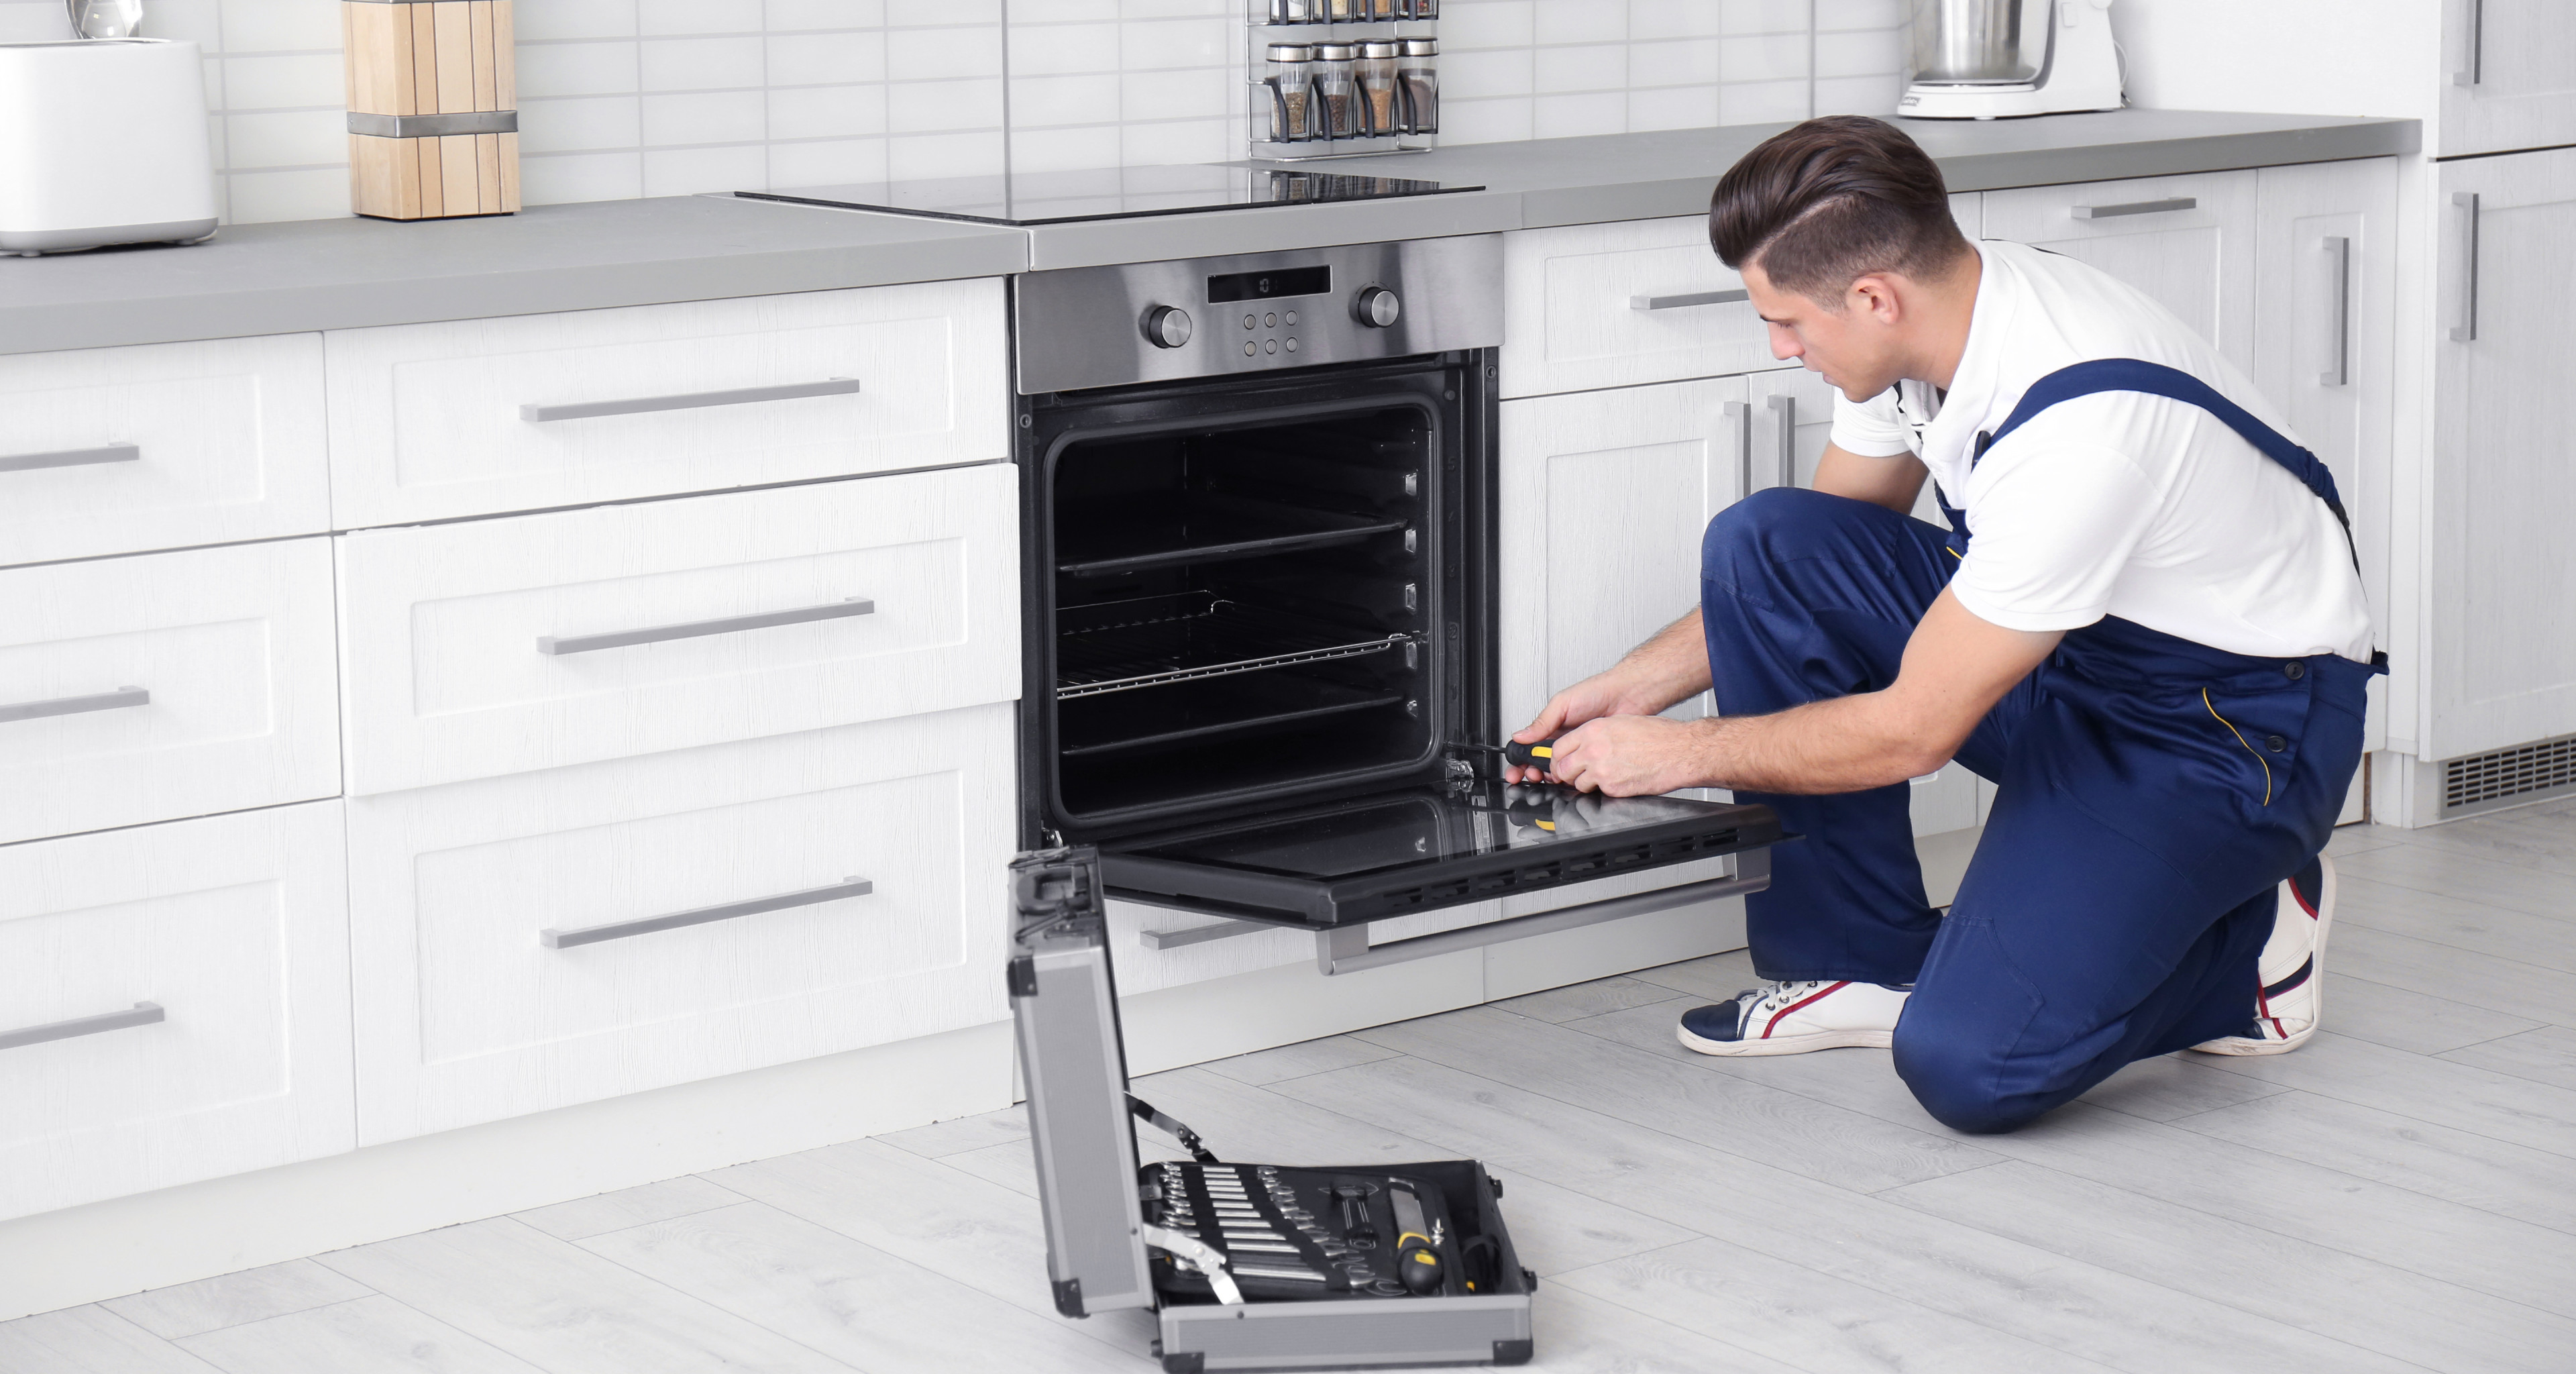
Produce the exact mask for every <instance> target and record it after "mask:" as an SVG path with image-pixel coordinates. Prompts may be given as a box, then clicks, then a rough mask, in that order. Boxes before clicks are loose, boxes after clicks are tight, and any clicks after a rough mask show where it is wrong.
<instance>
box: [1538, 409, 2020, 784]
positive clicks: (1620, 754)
mask: <svg viewBox="0 0 2576 1374" xmlns="http://www.w3.org/2000/svg"><path fill="white" fill-rule="evenodd" d="M1858 461H1862V462H1867V461H1871V460H1868V459H1861V460H1858ZM1693 624H1694V628H1696V621H1694V622H1693ZM1674 628H1675V629H1678V628H1680V627H1679V626H1676V627H1674ZM1667 633H1670V632H1669V631H1668V632H1667ZM2063 637H2064V635H2063V633H2062V632H2057V631H2051V632H2048V633H2045V634H2034V633H2031V632H2029V631H2024V630H2007V629H2004V628H2003V627H2001V626H1999V625H1994V624H1990V623H1988V622H1986V621H1983V620H1980V619H1978V618H1977V617H1976V616H1975V615H1974V614H1972V613H1970V612H1969V610H1968V609H1967V608H1966V607H1964V606H1962V605H1960V604H1959V602H1958V599H1957V598H1955V597H1953V596H1951V595H1950V593H1949V592H1947V591H1944V592H1942V593H1941V595H1940V596H1939V597H1938V598H1937V599H1935V600H1934V601H1933V603H1932V609H1931V610H1930V611H1929V612H1927V613H1926V614H1925V615H1924V617H1923V622H1922V623H1921V624H1920V625H1917V626H1916V627H1915V629H1914V636H1913V638H1911V639H1909V640H1907V641H1906V643H1905V658H1904V660H1903V662H1902V664H1901V665H1900V666H1899V668H1898V671H1897V676H1896V681H1895V682H1893V683H1891V684H1889V685H1888V686H1887V687H1886V688H1884V689H1882V690H1880V691H1876V692H1861V693H1856V694H1854V695H1852V696H1847V697H1835V698H1832V699H1830V700H1826V701H1817V702H1810V703H1809V704H1807V705H1805V706H1798V707H1792V708H1791V709H1789V710H1786V711H1782V712H1779V713H1777V714H1775V715H1768V716H1727V717H1712V718H1710V719H1707V720H1694V721H1674V720H1665V719H1663V718H1661V717H1659V716H1639V715H1607V716H1602V717H1600V718H1597V719H1594V720H1591V721H1588V722H1586V723H1584V724H1582V725H1579V726H1577V727H1576V728H1575V729H1574V730H1572V731H1570V732H1568V733H1566V734H1564V735H1562V736H1560V737H1559V738H1558V739H1557V742H1556V757H1555V760H1554V762H1553V763H1552V765H1551V766H1550V770H1549V771H1550V772H1552V773H1553V774H1554V775H1555V776H1556V778H1557V780H1558V781H1560V782H1566V783H1571V784H1572V785H1574V786H1575V787H1577V788H1579V789H1581V790H1583V791H1586V792H1593V791H1599V792H1605V793H1608V794H1609V795H1611V796H1614V797H1634V796H1644V795H1648V794H1651V793H1658V792H1671V791H1676V790H1678V789H1681V788H1684V787H1737V788H1744V789H1747V790H1750V791H1756V792H1782V793H1791V794H1815V793H1829V792H1858V791H1862V790H1865V789H1867V788H1872V787H1884V786H1886V785H1888V784H1889V783H1894V782H1902V781H1904V780H1905V779H1907V778H1918V777H1921V776H1923V775H1924V774H1926V773H1930V772H1932V771H1934V770H1936V769H1938V768H1940V767H1941V765H1943V764H1945V763H1948V762H1949V761H1950V757H1951V756H1952V755H1953V754H1955V753H1957V752H1958V750H1959V746H1960V745H1961V744H1962V743H1964V742H1965V741H1966V740H1967V738H1968V734H1969V732H1971V731H1973V730H1975V729H1976V728H1977V722H1979V721H1981V720H1983V719H1984V718H1985V715H1986V712H1987V711H1989V710H1992V709H1993V708H1994V704H1995V703H1996V702H1998V701H2001V700H2002V699H2003V695H2004V693H2006V692H2008V691H2011V690H2012V688H2013V685H2014V684H2015V683H2017V682H2020V681H2021V680H2022V678H2024V677H2025V676H2027V675H2029V673H2030V670H2031V669H2033V668H2035V667H2037V666H2039V664H2040V661H2041V660H2043V659H2045V658H2047V657H2048V655H2049V654H2050V653H2051V652H2052V651H2054V650H2055V649H2056V648H2057V642H2058V640H2060V639H2061V638H2063ZM1702 680H1703V681H1705V678H1704V677H1703V679H1702ZM1676 700H1678V698H1676Z"/></svg>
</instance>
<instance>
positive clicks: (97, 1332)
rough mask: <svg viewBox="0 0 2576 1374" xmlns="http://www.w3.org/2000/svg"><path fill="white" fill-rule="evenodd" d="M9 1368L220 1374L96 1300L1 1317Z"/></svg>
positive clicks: (1, 1352) (28, 1373) (0, 1337)
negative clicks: (9, 1319)
mask: <svg viewBox="0 0 2576 1374" xmlns="http://www.w3.org/2000/svg"><path fill="white" fill-rule="evenodd" d="M0 1369H5V1370H7V1371H8V1372H9V1374H221V1371H219V1370H217V1369H216V1368H215V1367H214V1366H213V1365H210V1364H208V1363H206V1362H205V1361H204V1360H201V1359H198V1358H197V1357H196V1356H194V1355H191V1354H189V1353H188V1352H187V1351H185V1350H181V1349H180V1348H179V1347H177V1346H175V1345H172V1344H170V1343H169V1342H168V1341H165V1340H163V1339H161V1338H160V1337H158V1336H155V1335H153V1334H152V1333H151V1332H149V1331H146V1330H144V1329H143V1328H142V1327H139V1326H136V1325H135V1324H134V1323H132V1322H130V1321H127V1320H126V1319H125V1318H123V1317H120V1316H118V1315H116V1314H115V1313H113V1312H110V1311H108V1310H107V1309H106V1308H104V1307H101V1306H99V1305H98V1304H96V1303H91V1304H89V1305H87V1306H83V1307H65V1308H61V1309H58V1310H56V1311H52V1312H39V1313H37V1314H36V1315H35V1316H32V1317H20V1318H18V1319H17V1320H15V1321H7V1322H0Z"/></svg>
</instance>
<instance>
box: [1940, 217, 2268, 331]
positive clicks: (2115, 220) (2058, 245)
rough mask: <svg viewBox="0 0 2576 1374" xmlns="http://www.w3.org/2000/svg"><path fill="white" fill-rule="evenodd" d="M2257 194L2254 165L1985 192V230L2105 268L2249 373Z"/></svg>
mask: <svg viewBox="0 0 2576 1374" xmlns="http://www.w3.org/2000/svg"><path fill="white" fill-rule="evenodd" d="M2255 198H2256V188H2255V174H2254V173H2253V172H2250V171H2247V172H2208V173H2202V174H2198V175H2193V176H2178V177H2151V178H2146V179H2143V180H2137V181H2091V182H2084V183H2082V184H2079V185H2073V186H2036V187H2029V188H2025V189H2022V190H2014V191H1988V192H1986V194H1985V236H1986V237H1987V238H1990V239H2009V240H2011V241H2013V242H2016V243H2027V244H2031V245H2034V246H2036V247H2040V248H2045V249H2048V250H2049V251H2051V252H2056V253H2063V254H2065V255H2066V256H2068V257H2070V258H2075V259H2078V260H2080V261H2083V262H2089V263H2091V264H2093V265H2094V266H2095V267H2099V268H2101V269H2102V270H2103V271H2105V272H2108V273H2110V274H2111V275H2112V276H2115V277H2118V278H2119V279H2120V280H2122V281H2124V282H2127V283H2128V284H2130V285H2131V286H2134V287H2136V288H2138V289H2139V290H2141V291H2144V292H2146V293H2147V294H2148V295H2149V296H2151V297H2153V298H2154V299H2155V300H2156V301H2157V302H2158V303H2159V304H2161V305H2163V306H2164V307H2165V308H2166V309H2167V310H2170V311H2172V312H2173V313H2174V314H2175V315H2176V316H2177V317H2179V318H2180V319H2181V320H2182V322H2183V323H2184V324H2186V325H2189V326H2190V327H2191V328H2192V330H2193V331H2194V332H2196V333H2198V334H2199V335H2200V336H2201V337H2202V338H2204V339H2207V340H2209V341H2210V342H2211V343H2212V344H2215V345H2216V346H2217V348H2218V351H2219V352H2220V353H2221V354H2222V355H2224V356H2225V357H2226V358H2227V360H2228V361H2229V362H2232V363H2234V364H2236V366H2237V367H2238V368H2240V369H2242V370H2245V371H2248V372H2250V371H2252V368H2253V358H2254V300H2255V288H2254V276H2255V266H2254V211H2255Z"/></svg>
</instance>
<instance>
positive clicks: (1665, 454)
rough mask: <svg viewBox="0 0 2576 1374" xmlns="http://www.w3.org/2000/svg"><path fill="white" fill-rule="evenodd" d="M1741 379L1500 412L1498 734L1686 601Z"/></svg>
mask: <svg viewBox="0 0 2576 1374" xmlns="http://www.w3.org/2000/svg"><path fill="white" fill-rule="evenodd" d="M1765 375H1767V374H1765ZM1745 380H1746V379H1744V378H1741V377H1724V378H1718V379H1715V380H1711V381H1700V382H1674V383H1669V384H1666V385H1662V386H1653V387H1638V388H1633V389H1627V390H1618V391H1606V392H1584V393H1577V394H1575V395H1570V396H1545V397H1534V398H1530V399H1526V400H1514V401H1505V402H1503V406H1502V427H1501V446H1502V476H1501V502H1500V504H1501V508H1502V529H1501V536H1500V543H1499V552H1500V559H1501V565H1502V576H1501V584H1500V587H1499V588H1498V591H1499V593H1500V595H1499V600H1500V603H1501V606H1502V627H1501V667H1502V681H1501V703H1500V705H1501V708H1502V718H1503V721H1504V723H1505V725H1506V727H1507V728H1514V729H1516V728H1518V727H1519V726H1520V725H1521V724H1522V723H1523V722H1525V721H1527V720H1529V719H1530V718H1531V717H1532V716H1534V715H1536V714H1537V713H1538V710H1539V708H1540V707H1541V706H1544V705H1546V704H1547V699H1548V697H1549V696H1550V695H1551V694H1553V693H1554V692H1556V691H1557V690H1558V689H1560V688H1563V687H1567V686H1570V685H1572V684H1573V683H1575V682H1577V681H1580V680H1581V679H1583V678H1585V677H1589V676H1591V675H1592V674H1594V673H1597V672H1600V671H1601V670H1602V669H1604V668H1607V667H1609V666H1610V665H1611V664H1612V663H1615V662H1617V661H1618V659H1619V656H1620V655H1622V654H1624V653H1626V652H1628V650H1630V649H1632V648H1635V647H1636V646H1637V645H1638V644H1639V643H1640V642H1642V641H1643V640H1645V639H1646V638H1647V637H1648V636H1649V635H1652V634H1653V633H1654V632H1655V631H1657V630H1660V629H1662V628H1663V627H1664V626H1666V625H1669V624H1671V623H1672V622H1673V621H1674V620H1675V619H1677V618H1679V617H1680V616H1682V615H1683V614H1684V613H1686V612H1688V611H1690V610H1691V609H1692V608H1693V607H1695V606H1697V605H1698V604H1699V566H1700V563H1699V550H1700V536H1701V535H1702V533H1703V532H1704V531H1705V530H1706V528H1707V526H1708V522H1709V518H1710V517H1711V516H1713V515H1715V514H1716V513H1717V512H1718V511H1719V510H1721V509H1723V508H1724V507H1726V506H1727V505H1729V504H1731V503H1732V502H1733V501H1734V500H1735V499H1736V498H1737V497H1738V496H1739V495H1741V494H1742V485H1741V484H1742V481H1743V461H1744V460H1743V447H1742V443H1743V439H1742V436H1743V425H1744V418H1743V415H1742V412H1741V411H1740V410H1738V411H1735V412H1732V413H1730V411H1729V408H1728V407H1729V405H1730V404H1734V405H1737V406H1741V404H1742V403H1743V401H1744V399H1745ZM1705 710H1706V705H1705V698H1704V697H1703V698H1701V699H1700V700H1698V701H1693V702H1685V703H1683V704H1682V705H1680V706H1678V707H1676V708H1674V710H1673V712H1672V714H1674V715H1678V716H1683V717H1689V718H1696V717H1698V716H1700V715H1701V714H1703V713H1704V712H1705Z"/></svg>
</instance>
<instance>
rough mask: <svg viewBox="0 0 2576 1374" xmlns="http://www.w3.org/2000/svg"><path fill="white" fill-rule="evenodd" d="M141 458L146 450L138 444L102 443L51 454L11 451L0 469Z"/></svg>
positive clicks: (1, 459) (78, 465) (85, 464)
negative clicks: (94, 446)
mask: <svg viewBox="0 0 2576 1374" xmlns="http://www.w3.org/2000/svg"><path fill="white" fill-rule="evenodd" d="M142 457H143V449H142V446H141V445H139V444H101V445H99V446H98V447H97V448H66V449H56V450H55V451H53V452H52V453H12V454H9V455H8V456H6V457H0V472H33V471H35V470H36V469H38V468H81V467H88V466H89V465H90V464H92V463H131V462H136V461H138V460H140V459H141V458H142Z"/></svg>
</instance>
